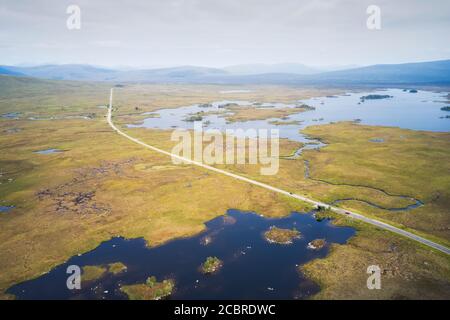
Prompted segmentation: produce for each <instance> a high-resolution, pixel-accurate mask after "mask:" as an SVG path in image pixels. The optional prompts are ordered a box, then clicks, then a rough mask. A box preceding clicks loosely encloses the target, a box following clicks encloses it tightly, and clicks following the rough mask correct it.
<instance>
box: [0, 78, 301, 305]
mask: <svg viewBox="0 0 450 320" xmlns="http://www.w3.org/2000/svg"><path fill="white" fill-rule="evenodd" d="M74 85H76V86H77V89H76V90H74V89H73V88H69V89H67V88H65V87H64V86H61V87H59V86H58V84H57V83H54V82H51V86H50V87H49V88H48V89H47V87H46V86H47V82H45V84H44V85H43V84H42V83H40V81H33V82H32V84H30V86H31V87H30V91H31V92H32V93H31V94H30V95H31V98H29V99H28V101H26V99H25V98H22V96H25V97H26V96H27V95H28V92H27V86H28V85H26V86H22V88H21V90H19V91H18V92H17V96H14V95H13V94H10V95H9V98H7V99H6V98H2V100H1V101H0V107H1V112H2V113H6V112H11V111H19V112H23V113H27V114H30V115H41V116H45V117H47V116H49V115H51V116H54V117H56V116H57V117H58V118H57V119H55V120H40V121H36V120H28V118H26V117H21V118H20V119H18V120H10V119H3V118H2V119H1V120H0V131H1V132H2V133H3V132H4V133H5V134H2V135H1V136H0V148H1V152H0V155H1V156H0V168H1V172H2V175H1V177H0V182H1V184H0V201H2V202H1V203H2V205H6V204H8V205H14V206H15V208H14V209H13V210H10V211H9V212H7V213H2V214H1V215H0V229H1V232H0V270H1V273H0V292H4V290H6V289H7V288H8V287H10V286H11V285H13V284H15V283H18V282H21V281H24V280H27V279H31V278H34V277H37V276H39V275H41V274H42V273H43V272H47V271H49V270H50V269H51V268H53V267H55V266H57V265H59V264H61V263H62V262H64V261H66V260H67V259H68V258H69V257H71V256H73V255H75V254H78V253H82V252H87V251H89V250H92V249H94V248H95V247H96V246H97V245H98V244H99V243H101V242H102V241H105V240H108V239H110V238H111V237H114V236H119V235H120V236H124V237H127V238H136V237H143V238H145V240H146V241H147V243H148V244H149V245H150V246H154V245H158V244H161V243H163V242H165V241H168V240H170V239H173V238H176V237H186V236H190V235H193V234H196V233H198V232H200V231H201V230H203V229H204V228H205V226H204V223H205V222H206V221H209V220H211V219H212V218H215V217H217V216H219V215H222V214H224V213H225V212H226V210H227V209H229V208H239V209H242V210H248V211H251V210H255V211H258V212H260V213H263V214H265V215H268V216H282V215H285V214H287V213H289V212H290V211H291V210H300V211H304V210H308V206H306V205H305V204H302V203H298V202H295V201H292V200H288V199H286V198H284V197H282V196H279V195H276V194H274V193H271V192H269V191H266V190H264V189H260V188H256V187H254V186H250V185H247V184H245V183H243V182H239V181H235V180H234V179H232V178H228V177H223V176H219V175H216V174H211V173H210V172H207V171H205V170H203V169H200V168H195V167H190V166H173V164H172V162H171V159H170V158H168V157H166V156H163V155H160V154H158V153H154V152H149V151H148V150H144V149H142V148H140V147H139V146H136V145H133V144H132V143H129V142H128V141H127V140H125V139H123V138H122V137H120V136H119V135H117V134H115V133H113V132H112V131H111V129H110V128H109V126H108V125H107V123H106V121H105V118H104V115H103V114H104V113H105V110H104V109H99V108H97V106H98V105H102V104H103V105H104V104H105V100H106V99H107V97H108V90H106V88H104V87H101V86H100V87H99V88H93V87H91V86H89V85H84V84H74ZM3 86H4V84H3ZM1 87H2V86H1V85H0V88H1ZM154 89H155V88H154ZM155 90H157V89H155ZM34 92H36V95H37V97H35V96H34ZM38 92H40V93H41V95H42V96H39V94H38ZM162 92H163V93H162V94H160V95H159V96H158V97H159V99H161V100H164V99H167V96H165V93H164V90H163V91H162ZM182 92H184V91H182ZM199 94H200V93H199ZM175 96H176V95H175ZM2 97H3V95H2ZM83 99H84V100H83ZM177 99H181V98H178V97H175V100H177ZM188 99H193V98H188ZM80 100H83V101H84V102H83V103H82V104H80V105H79V104H78V103H79V101H80ZM130 101H133V100H132V97H130ZM16 103H17V104H16ZM62 105H64V106H67V108H61V106H62ZM72 106H73V108H72ZM133 107H134V105H133V104H132V105H130V106H129V109H130V110H132V109H133ZM155 108H156V107H155ZM67 110H69V111H70V112H69V114H71V115H77V112H79V113H80V114H81V113H84V112H85V110H86V112H91V111H93V110H97V112H98V115H97V116H96V117H95V118H93V119H78V118H76V119H75V118H72V119H66V118H64V117H65V115H66V111H67ZM98 110H100V111H98ZM130 110H128V112H129V111H130ZM11 128H19V129H20V131H17V132H16V131H14V132H11V131H8V130H9V129H11ZM142 131H145V134H146V135H149V136H151V137H152V139H156V140H159V141H170V132H163V131H151V130H148V131H146V130H142ZM7 132H11V133H7ZM49 148H57V149H60V150H64V152H60V153H55V154H46V155H43V154H37V153H34V151H37V150H43V149H49ZM216 186H220V188H217V187H216ZM205 190H208V192H207V193H205V192H204V191H205ZM5 297H6V296H5Z"/></svg>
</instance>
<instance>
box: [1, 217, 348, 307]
mask: <svg viewBox="0 0 450 320" xmlns="http://www.w3.org/2000/svg"><path fill="white" fill-rule="evenodd" d="M226 217H227V218H224V216H222V217H218V218H216V219H214V220H211V221H210V222H208V223H207V230H206V231H205V232H203V233H201V234H199V235H197V236H194V237H191V238H186V239H178V240H174V241H171V242H169V243H167V244H164V245H162V246H159V247H155V248H148V247H146V246H145V241H144V240H143V239H132V240H125V239H123V238H113V239H111V240H109V241H106V242H103V243H102V244H100V245H99V246H98V247H97V248H96V249H94V250H93V251H91V252H88V253H85V254H83V255H80V256H74V257H72V258H71V259H70V260H69V261H68V262H67V263H64V264H62V265H60V266H58V267H56V268H55V269H53V270H51V271H50V272H49V273H48V274H45V275H42V276H41V277H39V278H37V279H34V280H30V281H26V282H23V283H21V284H18V285H15V286H13V287H12V288H10V289H9V290H8V293H11V294H14V295H16V296H17V298H18V299H77V298H80V299H126V296H125V295H124V294H123V293H121V292H120V290H119V288H120V286H121V285H123V284H132V283H142V282H145V280H146V278H147V277H149V276H156V277H157V278H158V280H162V279H164V278H173V279H175V282H176V290H175V291H174V292H173V294H172V296H171V297H170V298H171V299H302V298H306V297H308V296H310V295H312V294H314V293H316V292H318V290H319V288H318V286H317V285H316V284H315V283H313V282H312V281H311V280H309V279H306V278H305V277H304V276H303V275H302V274H301V273H300V272H299V271H298V266H299V265H302V264H304V263H306V262H308V261H311V260H313V259H315V258H321V257H324V256H326V255H327V253H328V250H329V246H328V245H329V244H330V243H345V242H346V241H347V240H348V239H349V238H350V237H351V236H352V235H354V233H355V231H354V229H352V228H349V227H336V226H333V225H332V224H331V223H330V221H328V220H323V221H316V219H315V218H314V216H313V214H311V213H309V214H300V213H292V214H291V215H290V216H288V217H285V218H281V219H267V218H264V217H261V216H259V215H257V214H254V213H244V212H241V211H238V210H229V211H228V213H227V216H226ZM273 225H275V226H277V227H280V228H294V227H295V228H296V229H297V230H299V231H300V232H301V233H302V237H301V239H298V240H294V242H293V244H291V245H280V244H273V243H272V244H271V243H268V242H267V241H266V240H265V239H264V238H263V233H264V231H266V230H268V229H269V228H270V226H273ZM205 236H208V237H210V238H211V239H212V241H211V242H210V243H209V244H208V245H204V244H202V239H204V237H205ZM317 238H324V239H326V241H327V243H328V245H327V246H325V247H324V248H322V249H320V250H311V249H308V248H307V245H308V242H310V241H312V240H314V239H317ZM208 256H217V257H218V258H220V259H221V260H222V261H223V263H224V265H223V267H222V269H221V270H220V271H219V272H218V273H216V274H213V275H204V274H202V273H200V272H199V270H198V268H199V266H200V265H201V264H202V263H203V262H204V261H205V259H206V258H207V257H208ZM118 261H120V262H122V263H124V264H125V265H127V267H128V269H127V271H126V272H123V273H121V274H118V275H112V274H108V275H107V276H105V277H103V278H102V279H100V280H98V281H95V282H91V283H88V284H85V283H83V284H82V289H81V290H72V291H71V290H68V289H67V287H66V280H67V277H68V274H66V270H67V267H68V266H69V265H79V266H80V267H82V266H85V265H100V264H108V263H111V262H118Z"/></svg>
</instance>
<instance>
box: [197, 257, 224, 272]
mask: <svg viewBox="0 0 450 320" xmlns="http://www.w3.org/2000/svg"><path fill="white" fill-rule="evenodd" d="M222 266H223V262H222V260H220V259H219V258H217V257H207V258H206V261H205V262H203V264H202V265H201V266H200V271H201V272H202V273H209V274H210V273H216V272H217V271H219V270H220V268H222Z"/></svg>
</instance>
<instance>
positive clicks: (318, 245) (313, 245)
mask: <svg viewBox="0 0 450 320" xmlns="http://www.w3.org/2000/svg"><path fill="white" fill-rule="evenodd" d="M326 244H327V242H326V241H325V239H316V240H313V241H311V242H309V243H308V249H312V250H320V249H322V248H323V247H325V245H326Z"/></svg>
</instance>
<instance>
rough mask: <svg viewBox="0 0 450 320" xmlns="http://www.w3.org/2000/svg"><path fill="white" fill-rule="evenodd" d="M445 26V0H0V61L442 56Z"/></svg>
mask: <svg viewBox="0 0 450 320" xmlns="http://www.w3.org/2000/svg"><path fill="white" fill-rule="evenodd" d="M71 4H76V5H78V6H79V7H80V8H81V29H80V30H68V29H67V27H66V20H67V18H68V16H69V15H68V14H67V13H66V9H67V7H68V6H69V5H71ZM369 5H378V6H379V7H380V9H381V23H382V25H381V30H369V29H368V28H367V27H366V20H367V17H368V14H367V13H366V9H367V7H368V6H369ZM449 33H450V1H449V0H429V1H426V0H369V1H366V0H127V1H120V0H70V1H66V0H0V64H41V63H88V64H93V65H104V66H170V65H203V66H218V67H220V66H226V65H233V64H247V63H282V62H298V63H303V64H307V65H316V66H329V65H354V64H357V65H366V64H375V63H400V62H410V61H424V60H438V59H448V58H450V45H449V43H450V41H449ZM446 39H447V40H446Z"/></svg>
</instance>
